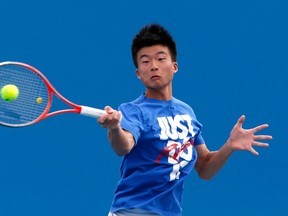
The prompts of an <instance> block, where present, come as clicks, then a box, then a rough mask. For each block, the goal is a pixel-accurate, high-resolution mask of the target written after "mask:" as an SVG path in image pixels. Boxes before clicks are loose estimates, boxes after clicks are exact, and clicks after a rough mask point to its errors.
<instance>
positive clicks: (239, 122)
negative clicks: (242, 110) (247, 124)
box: [237, 115, 245, 127]
mask: <svg viewBox="0 0 288 216" xmlns="http://www.w3.org/2000/svg"><path fill="white" fill-rule="evenodd" d="M244 121H245V115H242V116H241V117H240V118H239V119H238V122H237V124H238V125H239V126H241V127H242V125H243V123H244Z"/></svg>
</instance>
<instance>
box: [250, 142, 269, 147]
mask: <svg viewBox="0 0 288 216" xmlns="http://www.w3.org/2000/svg"><path fill="white" fill-rule="evenodd" d="M253 146H258V147H269V144H268V143H263V142H257V141H254V142H253Z"/></svg>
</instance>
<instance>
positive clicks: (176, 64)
mask: <svg viewBox="0 0 288 216" xmlns="http://www.w3.org/2000/svg"><path fill="white" fill-rule="evenodd" d="M173 67H174V73H177V71H178V63H177V62H173Z"/></svg>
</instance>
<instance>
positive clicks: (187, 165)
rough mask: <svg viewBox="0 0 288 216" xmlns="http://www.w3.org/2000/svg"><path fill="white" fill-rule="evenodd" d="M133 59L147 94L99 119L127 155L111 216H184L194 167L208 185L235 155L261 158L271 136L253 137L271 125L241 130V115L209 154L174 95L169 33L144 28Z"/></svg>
mask: <svg viewBox="0 0 288 216" xmlns="http://www.w3.org/2000/svg"><path fill="white" fill-rule="evenodd" d="M132 56H133V61H134V64H135V66H136V75H137V77H138V79H140V80H141V81H142V83H143V85H144V86H145V87H146V91H145V92H144V93H143V94H141V95H140V96H139V97H138V98H136V99H135V100H134V101H132V102H128V103H123V104H121V105H120V106H119V108H118V110H114V109H112V108H111V107H109V106H107V107H105V110H106V112H107V114H104V115H103V116H101V117H100V118H98V123H99V124H100V125H101V126H102V127H104V128H107V129H108V139H109V141H110V143H111V145H112V148H113V149H114V151H115V152H116V154H117V155H121V156H124V157H123V161H122V164H121V178H120V181H119V183H118V185H117V187H116V190H115V196H114V199H113V202H112V206H111V209H110V212H109V216H129V215H130V216H132V215H133V216H137V215H142V216H143V215H147V216H149V215H151V216H152V215H161V216H181V215H182V209H181V199H182V193H183V183H184V180H185V179H186V178H187V177H188V175H189V174H190V173H191V171H192V170H193V168H194V167H195V170H196V171H197V173H198V175H199V177H200V178H203V179H206V180H208V179H210V178H212V177H213V176H214V175H215V174H216V173H217V172H218V171H219V170H220V169H221V167H222V166H223V165H224V164H225V162H226V161H227V159H228V158H229V157H230V156H231V155H232V153H233V152H234V151H236V150H247V151H250V152H252V153H253V154H255V155H258V152H257V151H256V150H255V149H254V146H258V147H268V144H267V143H264V142H262V141H263V140H270V139H272V137H271V136H269V135H255V133H256V132H259V131H261V130H262V129H265V128H267V127H268V125H267V124H263V125H260V126H257V127H255V128H252V129H248V130H247V129H243V128H242V125H243V122H244V120H245V116H241V117H240V118H239V119H238V121H237V123H236V124H235V126H234V128H233V129H232V130H231V133H230V137H228V139H227V141H226V143H224V145H223V146H222V147H221V148H220V149H219V150H218V151H210V150H209V149H208V148H207V146H206V144H205V141H204V139H203V137H202V135H201V128H202V125H201V123H200V122H199V121H198V120H197V118H196V115H195V113H194V111H193V109H192V108H191V107H190V106H189V105H187V104H186V103H184V102H182V101H181V100H178V99H176V98H175V97H173V95H172V80H173V76H174V74H175V73H176V72H177V71H178V64H177V50H176V44H175V42H174V40H173V38H172V36H171V35H170V33H169V32H168V31H167V30H166V29H165V28H163V27H162V26H160V25H158V24H151V25H146V26H144V27H143V28H142V29H141V30H140V31H139V33H138V34H137V35H136V36H135V38H134V39H133V43H132ZM193 93H194V94H195V92H193V88H191V92H190V94H193Z"/></svg>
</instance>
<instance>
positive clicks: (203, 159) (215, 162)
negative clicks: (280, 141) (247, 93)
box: [195, 115, 272, 180]
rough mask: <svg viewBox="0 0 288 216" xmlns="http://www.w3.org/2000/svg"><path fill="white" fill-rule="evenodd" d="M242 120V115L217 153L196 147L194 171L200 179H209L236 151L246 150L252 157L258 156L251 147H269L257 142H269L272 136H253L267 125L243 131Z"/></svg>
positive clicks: (199, 146) (203, 146) (243, 117)
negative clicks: (196, 157)
mask: <svg viewBox="0 0 288 216" xmlns="http://www.w3.org/2000/svg"><path fill="white" fill-rule="evenodd" d="M244 120H245V116H244V115H242V116H241V117H240V118H239V119H238V121H237V123H236V124H235V126H234V127H233V129H232V131H231V132H230V137H229V138H228V140H227V141H226V143H225V144H224V145H223V146H222V147H221V148H220V149H219V150H218V151H209V150H208V148H207V147H206V145H205V144H202V145H198V146H196V150H197V153H198V159H197V162H196V164H195V169H196V171H197V173H198V175H199V176H200V178H203V179H206V180H208V179H211V178H212V177H213V176H214V175H215V174H216V173H217V172H218V171H219V170H220V169H221V168H222V167H223V165H224V164H225V163H226V161H227V160H228V158H229V157H230V156H231V155H232V153H233V152H234V151H236V150H248V151H250V152H251V153H253V154H254V155H259V153H258V152H257V151H255V149H254V148H253V146H260V147H268V146H269V145H268V144H267V143H263V142H258V141H257V140H271V139H272V136H269V135H255V133H256V132H258V131H260V130H263V129H265V128H267V127H268V124H263V125H260V126H257V127H255V128H252V129H247V130H245V129H243V128H242V126H243V123H244Z"/></svg>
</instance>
